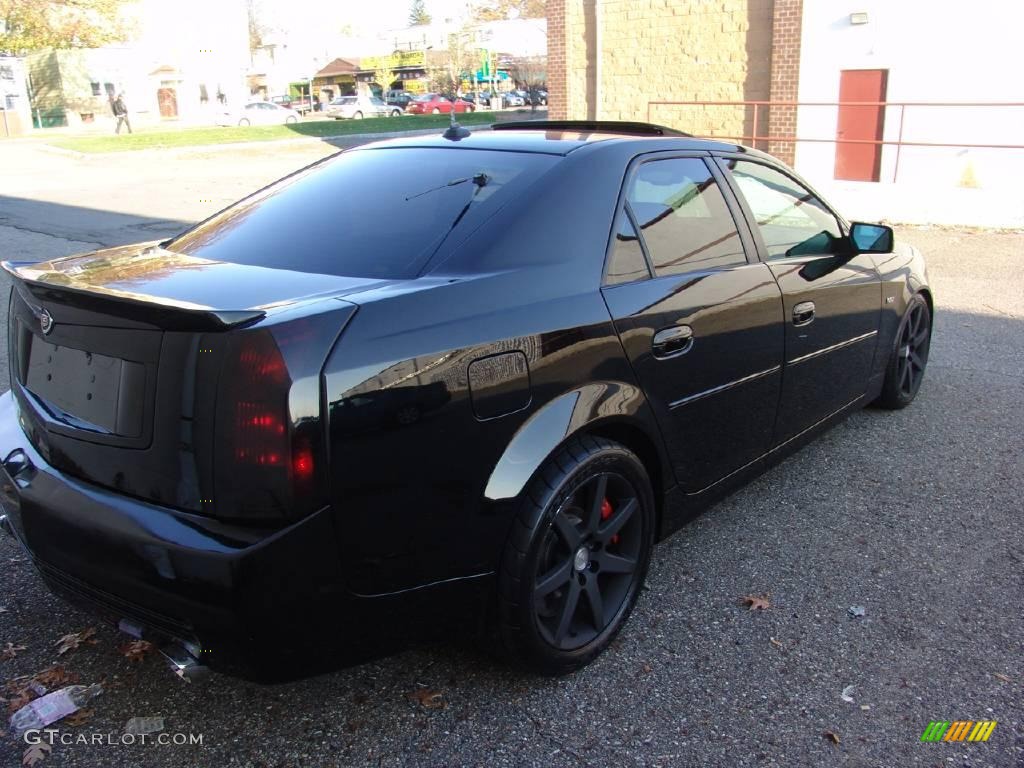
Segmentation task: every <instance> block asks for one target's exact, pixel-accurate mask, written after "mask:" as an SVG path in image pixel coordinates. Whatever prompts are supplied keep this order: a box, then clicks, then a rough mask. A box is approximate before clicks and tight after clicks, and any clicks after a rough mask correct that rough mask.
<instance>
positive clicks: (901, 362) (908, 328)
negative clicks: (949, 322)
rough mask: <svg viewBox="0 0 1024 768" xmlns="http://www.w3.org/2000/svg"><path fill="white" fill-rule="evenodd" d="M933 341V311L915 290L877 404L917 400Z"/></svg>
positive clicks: (886, 405) (902, 405) (885, 405)
mask: <svg viewBox="0 0 1024 768" xmlns="http://www.w3.org/2000/svg"><path fill="white" fill-rule="evenodd" d="M931 341H932V313H931V310H930V309H929V307H928V301H927V300H926V299H925V297H924V296H922V295H921V294H920V293H916V294H914V295H913V296H912V297H911V299H910V302H909V304H908V306H907V311H906V312H904V313H903V319H902V320H901V321H900V326H899V329H898V330H897V331H896V340H895V342H894V343H893V347H892V350H891V351H890V352H889V364H888V366H887V367H886V369H885V382H884V383H883V384H882V393H881V394H880V395H879V396H878V399H877V400H875V405H877V406H879V407H882V408H888V409H889V410H899V409H900V408H906V407H907V406H908V405H910V404H911V403H912V402H913V401H914V398H915V397H917V392H918V390H919V389H920V388H921V381H922V380H923V379H924V371H925V368H926V367H927V366H928V351H929V349H930V347H931Z"/></svg>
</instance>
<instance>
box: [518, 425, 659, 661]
mask: <svg viewBox="0 0 1024 768" xmlns="http://www.w3.org/2000/svg"><path fill="white" fill-rule="evenodd" d="M627 510H628V511H627ZM654 526H655V509H654V494H653V491H652V489H651V482H650V479H649V476H648V474H647V470H646V469H645V468H644V465H643V463H642V462H641V461H640V459H638V458H637V456H636V455H635V454H633V453H632V452H631V451H630V450H629V449H628V448H626V447H625V446H623V445H620V444H619V443H615V442H612V441H611V440H606V439H604V438H599V437H592V436H589V435H585V436H582V437H577V438H573V439H571V440H570V441H569V442H568V443H566V444H565V445H564V446H563V447H562V448H560V449H559V450H558V452H557V453H555V454H554V455H553V456H551V457H550V458H549V459H548V460H547V461H546V462H545V464H544V465H543V466H542V467H541V469H540V470H538V472H537V474H536V475H535V477H534V478H533V480H531V482H530V485H529V486H528V487H527V489H526V491H525V492H524V493H523V495H522V497H521V499H520V502H519V508H518V510H517V514H516V518H515V521H514V522H513V523H512V529H511V531H510V533H509V535H508V539H507V541H506V543H505V548H504V552H503V554H502V560H501V568H500V571H499V574H498V592H499V605H498V617H499V618H498V622H499V631H500V633H501V638H502V643H503V645H504V648H505V651H506V652H507V654H508V655H509V656H510V657H511V658H512V659H513V660H514V661H515V662H517V663H518V664H520V665H522V666H524V667H526V668H528V669H530V670H532V671H534V672H538V673H540V674H545V675H563V674H567V673H569V672H574V671H575V670H577V669H580V668H581V667H583V666H585V665H587V664H589V663H590V662H591V661H593V660H594V659H595V658H596V657H597V656H598V655H600V653H601V652H602V651H604V649H605V648H607V647H608V645H609V643H611V641H612V640H613V639H614V638H615V636H616V635H617V634H618V632H619V630H620V629H622V626H623V625H624V624H625V622H626V620H627V619H628V618H629V614H630V612H631V611H632V609H633V606H634V604H635V603H636V599H637V597H638V595H639V594H640V589H641V587H642V586H643V582H644V578H645V577H646V575H647V567H648V565H649V563H650V559H651V550H652V548H653V546H654Z"/></svg>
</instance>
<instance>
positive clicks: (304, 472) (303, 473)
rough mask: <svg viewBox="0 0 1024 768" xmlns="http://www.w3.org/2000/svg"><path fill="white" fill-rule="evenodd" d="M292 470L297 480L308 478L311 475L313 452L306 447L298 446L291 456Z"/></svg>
mask: <svg viewBox="0 0 1024 768" xmlns="http://www.w3.org/2000/svg"><path fill="white" fill-rule="evenodd" d="M292 471H293V472H294V473H295V478H296V479H297V480H309V479H310V478H312V477H313V452H312V451H311V450H309V449H308V448H300V449H299V450H298V451H296V452H295V453H294V454H293V456H292Z"/></svg>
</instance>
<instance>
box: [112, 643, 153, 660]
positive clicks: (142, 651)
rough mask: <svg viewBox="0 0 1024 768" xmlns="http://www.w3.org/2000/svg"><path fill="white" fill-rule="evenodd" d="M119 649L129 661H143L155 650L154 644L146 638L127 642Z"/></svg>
mask: <svg viewBox="0 0 1024 768" xmlns="http://www.w3.org/2000/svg"><path fill="white" fill-rule="evenodd" d="M117 650H119V651H120V652H121V655H122V656H124V657H125V658H126V659H128V661H142V660H143V659H144V658H146V656H147V655H149V654H150V653H151V652H152V651H153V644H152V643H150V642H147V641H146V640H132V641H131V642H128V643H125V644H124V645H122V646H121V647H120V648H118V649H117Z"/></svg>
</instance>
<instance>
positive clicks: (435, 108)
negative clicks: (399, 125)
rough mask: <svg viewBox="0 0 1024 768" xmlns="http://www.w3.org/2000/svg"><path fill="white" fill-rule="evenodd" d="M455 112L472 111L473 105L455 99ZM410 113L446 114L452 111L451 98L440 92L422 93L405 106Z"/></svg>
mask: <svg viewBox="0 0 1024 768" xmlns="http://www.w3.org/2000/svg"><path fill="white" fill-rule="evenodd" d="M454 104H455V111H456V112H472V111H473V105H472V104H467V103H466V102H464V101H456V102H454ZM405 111H406V113H408V114H410V115H440V114H445V115H447V114H448V113H450V112H451V111H452V100H451V99H449V98H448V97H447V96H442V95H441V94H440V93H424V94H421V95H419V96H417V97H415V98H414V99H413V100H412V101H410V102H409V104H408V106H407V107H406V108H405Z"/></svg>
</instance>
